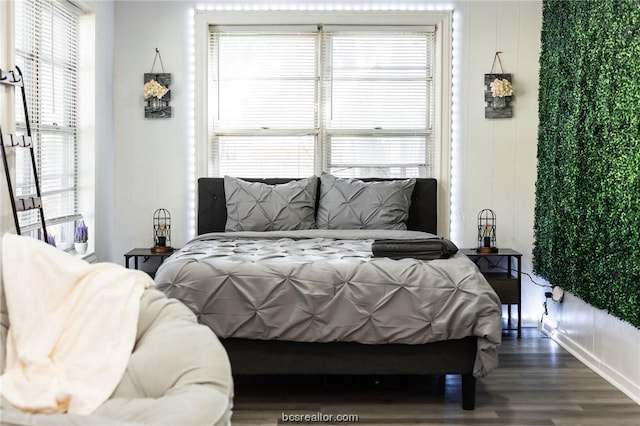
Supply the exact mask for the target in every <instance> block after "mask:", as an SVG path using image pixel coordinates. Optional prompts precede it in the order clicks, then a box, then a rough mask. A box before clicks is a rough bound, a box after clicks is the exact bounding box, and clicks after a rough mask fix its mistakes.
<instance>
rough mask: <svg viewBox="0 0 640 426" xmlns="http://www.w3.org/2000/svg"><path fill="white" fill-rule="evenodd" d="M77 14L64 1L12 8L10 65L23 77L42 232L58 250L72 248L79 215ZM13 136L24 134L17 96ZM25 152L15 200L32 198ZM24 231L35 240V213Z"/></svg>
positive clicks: (25, 219)
mask: <svg viewBox="0 0 640 426" xmlns="http://www.w3.org/2000/svg"><path fill="white" fill-rule="evenodd" d="M79 17H80V11H79V10H78V9H76V8H75V7H74V6H73V5H71V4H70V3H68V2H66V1H55V0H54V1H43V0H24V1H19V2H15V26H16V27H15V30H16V32H15V34H16V38H15V41H16V45H15V55H16V58H15V61H16V65H17V66H18V67H20V69H21V70H22V73H23V77H24V85H25V91H26V99H27V112H28V114H29V124H30V127H31V134H32V137H33V142H34V146H35V152H36V163H37V169H38V176H39V179H40V188H41V191H42V203H43V207H44V211H45V218H46V221H47V231H48V233H49V234H51V235H53V236H54V237H55V239H56V244H57V246H58V247H61V248H68V247H71V246H72V244H73V225H74V222H75V220H77V219H79V218H80V215H79V212H78V194H77V188H78V173H77V172H78V167H77V157H78V96H79V93H78V74H79V71H78V67H79V61H78V58H79V53H78V51H79V46H78V45H79V25H80V23H79V19H80V18H79ZM16 129H17V132H16V133H23V134H26V132H27V129H26V117H25V114H24V109H23V103H22V96H21V93H20V91H19V90H16ZM30 161H31V160H30V156H29V153H28V152H27V151H26V150H17V151H16V195H27V194H34V193H35V182H34V179H33V173H32V171H31V166H30ZM20 222H21V223H22V224H23V229H26V230H29V229H30V230H31V231H30V232H32V233H33V234H36V235H35V236H37V234H38V232H39V229H38V225H39V221H38V216H37V212H35V211H32V212H25V213H21V216H20Z"/></svg>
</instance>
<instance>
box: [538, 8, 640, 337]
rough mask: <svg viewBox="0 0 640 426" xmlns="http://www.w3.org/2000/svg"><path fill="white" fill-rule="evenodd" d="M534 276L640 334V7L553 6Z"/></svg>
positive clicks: (545, 48)
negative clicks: (602, 311) (620, 320)
mask: <svg viewBox="0 0 640 426" xmlns="http://www.w3.org/2000/svg"><path fill="white" fill-rule="evenodd" d="M539 118H540V124H539V129H538V179H537V182H536V207H535V209H536V210H535V229H534V231H535V244H534V250H533V258H534V270H535V272H536V273H537V274H539V275H541V276H543V277H544V278H546V279H547V280H549V282H551V283H552V284H556V285H560V286H561V287H563V288H564V289H566V290H568V291H570V292H571V293H572V294H574V295H576V296H578V297H580V298H581V299H583V300H584V301H585V302H587V303H589V304H591V305H593V306H595V307H597V308H600V309H605V310H607V311H608V312H609V313H610V314H612V315H614V316H616V317H618V318H621V319H623V320H625V321H628V322H629V323H631V324H633V325H634V326H636V327H639V328H640V0H580V1H566V0H553V1H551V0H546V1H545V2H544V4H543V23H542V53H541V57H540V94H539Z"/></svg>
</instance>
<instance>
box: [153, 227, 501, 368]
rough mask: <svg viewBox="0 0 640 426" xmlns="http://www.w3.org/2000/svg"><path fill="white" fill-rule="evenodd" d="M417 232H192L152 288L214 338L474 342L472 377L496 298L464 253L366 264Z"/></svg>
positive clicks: (488, 363)
mask: <svg viewBox="0 0 640 426" xmlns="http://www.w3.org/2000/svg"><path fill="white" fill-rule="evenodd" d="M432 236H433V235H432V234H428V233H424V232H418V231H371V230H367V231H361V230H356V231H342V230H341V231H335V230H306V231H274V232H224V233H209V234H204V235H201V236H199V237H197V238H195V239H194V240H192V241H191V242H189V243H188V244H186V245H185V247H184V248H182V249H181V250H179V251H178V252H176V253H175V254H173V255H172V256H171V257H170V258H169V259H167V260H166V261H165V263H164V264H163V265H162V266H161V267H160V268H159V270H158V273H157V275H156V280H155V281H156V287H157V288H158V289H160V290H162V291H163V292H165V293H166V294H167V295H168V296H169V297H173V298H176V299H179V300H181V301H182V302H183V303H185V304H186V305H187V306H189V307H190V308H191V309H192V310H193V311H194V312H195V313H196V315H197V316H198V318H199V321H200V322H201V323H204V324H206V325H208V326H209V327H210V328H211V329H212V330H213V331H214V332H215V333H216V335H218V336H219V337H222V338H226V337H234V338H248V339H262V340H288V341H302V342H336V341H343V342H358V343H365V344H384V343H402V344H421V343H429V342H435V341H441V340H450V339H460V338H464V337H466V336H477V337H478V340H477V342H478V351H477V355H476V361H475V366H474V375H475V376H476V377H482V376H484V375H486V374H487V373H488V372H490V371H491V370H492V369H493V368H495V367H496V366H497V360H498V357H497V345H499V344H500V341H501V332H502V327H501V319H500V317H501V309H500V301H499V299H498V297H497V295H496V294H495V292H494V291H493V290H492V289H491V287H490V285H489V284H488V283H487V282H486V280H485V279H484V277H483V276H482V274H480V272H479V271H478V269H477V267H476V266H475V265H474V264H473V263H472V262H471V261H470V260H469V259H468V258H467V257H466V256H464V255H460V254H456V255H454V256H453V257H451V258H449V259H437V260H430V261H423V260H417V259H413V258H405V259H399V260H392V259H390V258H384V257H380V258H374V257H372V253H371V245H372V243H373V242H374V241H375V240H381V239H412V238H428V237H432Z"/></svg>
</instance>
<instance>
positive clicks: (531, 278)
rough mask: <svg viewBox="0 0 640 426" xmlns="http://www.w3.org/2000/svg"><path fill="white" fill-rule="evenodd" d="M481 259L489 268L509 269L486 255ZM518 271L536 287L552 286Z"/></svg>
mask: <svg viewBox="0 0 640 426" xmlns="http://www.w3.org/2000/svg"><path fill="white" fill-rule="evenodd" d="M483 259H484V260H485V261H486V262H487V265H488V266H489V269H501V270H503V271H505V272H509V269H507V268H505V267H504V266H500V265H498V264H497V263H494V262H492V261H491V259H488V258H486V257H485V258H483ZM512 271H513V269H512ZM520 273H521V274H522V275H526V276H527V277H528V278H529V280H530V281H531V283H533V284H534V285H537V286H538V287H542V288H551V289H552V288H553V285H551V284H542V283H539V282H537V281H535V280H534V279H533V277H532V276H531V274H529V273H528V272H523V271H520ZM545 303H546V302H545Z"/></svg>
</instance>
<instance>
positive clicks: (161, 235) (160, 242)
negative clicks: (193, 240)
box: [151, 209, 173, 253]
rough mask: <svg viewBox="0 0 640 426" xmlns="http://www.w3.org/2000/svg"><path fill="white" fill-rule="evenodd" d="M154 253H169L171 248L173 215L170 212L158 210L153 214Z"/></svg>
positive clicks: (152, 249) (152, 248)
mask: <svg viewBox="0 0 640 426" xmlns="http://www.w3.org/2000/svg"><path fill="white" fill-rule="evenodd" d="M151 251H152V252H153V253H168V252H170V251H173V248H172V247H171V214H169V211H168V210H165V209H158V210H156V211H155V212H154V213H153V247H151Z"/></svg>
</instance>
